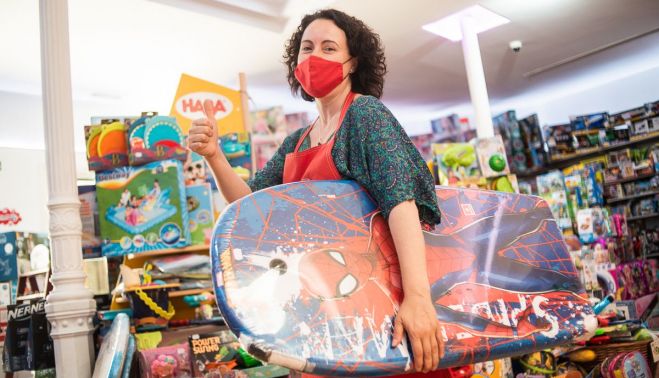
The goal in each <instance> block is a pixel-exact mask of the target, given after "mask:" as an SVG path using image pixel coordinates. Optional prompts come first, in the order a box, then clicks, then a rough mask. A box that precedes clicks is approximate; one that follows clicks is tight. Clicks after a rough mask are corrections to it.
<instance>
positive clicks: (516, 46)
mask: <svg viewBox="0 0 659 378" xmlns="http://www.w3.org/2000/svg"><path fill="white" fill-rule="evenodd" d="M508 46H510V49H511V50H513V51H514V52H516V53H518V52H519V50H521V49H522V41H510V43H509V44H508Z"/></svg>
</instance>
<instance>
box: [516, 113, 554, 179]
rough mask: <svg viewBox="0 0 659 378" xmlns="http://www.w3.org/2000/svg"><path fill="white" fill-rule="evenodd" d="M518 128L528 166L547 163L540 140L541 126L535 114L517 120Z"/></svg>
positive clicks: (537, 166)
mask: <svg viewBox="0 0 659 378" xmlns="http://www.w3.org/2000/svg"><path fill="white" fill-rule="evenodd" d="M519 128H520V132H521V134H522V137H523V139H524V144H525V149H524V152H525V153H526V158H527V161H528V162H529V168H541V167H543V166H544V165H545V164H547V155H546V154H545V149H544V143H543V142H542V128H541V127H540V121H539V120H538V115H537V114H531V115H530V116H528V117H526V118H524V119H521V120H519Z"/></svg>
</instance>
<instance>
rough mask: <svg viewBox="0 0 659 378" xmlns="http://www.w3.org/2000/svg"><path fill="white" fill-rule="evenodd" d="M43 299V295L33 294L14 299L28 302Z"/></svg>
mask: <svg viewBox="0 0 659 378" xmlns="http://www.w3.org/2000/svg"><path fill="white" fill-rule="evenodd" d="M40 298H44V295H43V293H35V294H30V295H22V296H20V297H16V300H17V301H29V300H32V299H40Z"/></svg>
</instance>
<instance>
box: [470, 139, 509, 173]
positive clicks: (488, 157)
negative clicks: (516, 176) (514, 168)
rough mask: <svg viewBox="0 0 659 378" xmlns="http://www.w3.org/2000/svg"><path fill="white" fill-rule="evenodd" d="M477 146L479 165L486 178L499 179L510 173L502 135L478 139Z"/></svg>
mask: <svg viewBox="0 0 659 378" xmlns="http://www.w3.org/2000/svg"><path fill="white" fill-rule="evenodd" d="M475 144H476V155H477V156H478V165H479V167H480V170H481V172H482V174H483V176H484V177H497V176H502V175H507V174H509V173H510V168H509V167H508V162H507V160H506V148H505V146H504V144H503V140H502V139H501V135H497V136H494V137H492V138H480V139H477V140H476V143H475Z"/></svg>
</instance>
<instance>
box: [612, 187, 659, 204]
mask: <svg viewBox="0 0 659 378" xmlns="http://www.w3.org/2000/svg"><path fill="white" fill-rule="evenodd" d="M655 194H659V190H653V191H650V192H645V193H639V194H635V195H633V196H626V197H620V198H606V203H608V204H612V203H618V202H623V201H629V200H633V199H637V198H643V197H650V196H653V195H655Z"/></svg>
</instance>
